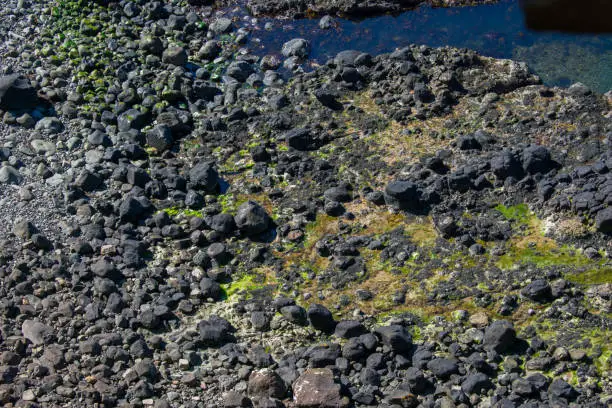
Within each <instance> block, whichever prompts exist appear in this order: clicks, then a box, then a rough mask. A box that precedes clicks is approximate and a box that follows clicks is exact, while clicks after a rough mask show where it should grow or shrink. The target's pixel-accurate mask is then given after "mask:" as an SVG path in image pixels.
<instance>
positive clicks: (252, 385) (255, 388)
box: [248, 368, 287, 399]
mask: <svg viewBox="0 0 612 408" xmlns="http://www.w3.org/2000/svg"><path fill="white" fill-rule="evenodd" d="M286 393H287V387H286V386H285V382H284V381H283V379H282V378H281V377H280V376H279V375H278V374H277V373H275V372H274V371H272V370H270V369H268V368H264V369H263V370H258V371H253V372H251V375H250V376H249V383H248V394H249V397H251V398H253V397H270V398H279V399H282V398H284V397H285V394H286Z"/></svg>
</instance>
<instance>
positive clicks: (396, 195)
mask: <svg viewBox="0 0 612 408" xmlns="http://www.w3.org/2000/svg"><path fill="white" fill-rule="evenodd" d="M385 202H386V203H387V205H388V206H390V207H392V208H394V209H396V210H408V211H416V210H418V209H419V207H420V204H421V203H420V199H419V191H418V189H417V186H416V184H414V183H413V182H411V181H405V180H397V181H392V182H390V183H389V184H387V186H386V187H385Z"/></svg>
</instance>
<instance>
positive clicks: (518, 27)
mask: <svg viewBox="0 0 612 408" xmlns="http://www.w3.org/2000/svg"><path fill="white" fill-rule="evenodd" d="M318 22H319V20H298V21H290V20H274V19H259V20H257V22H256V23H255V24H254V25H255V27H257V28H259V29H258V30H256V31H255V32H254V33H253V37H254V38H253V39H254V40H255V41H258V39H259V40H260V42H259V43H255V44H254V43H253V42H251V43H250V47H254V48H255V49H256V50H255V51H256V53H258V54H261V55H263V54H267V53H270V54H275V53H278V52H279V51H280V49H281V47H282V44H283V43H284V42H285V41H288V40H289V39H292V38H296V37H303V38H306V39H308V40H310V41H311V43H312V53H311V58H312V60H313V62H314V63H319V64H322V63H325V61H326V60H327V59H328V58H330V57H333V56H334V55H336V54H337V53H338V52H339V51H342V50H346V49H356V50H360V51H365V52H369V53H371V54H378V53H383V52H390V51H393V50H394V49H396V48H398V47H403V46H406V45H408V44H426V45H430V46H444V45H451V46H455V47H460V48H463V47H465V48H470V49H474V50H476V51H478V52H480V53H481V54H483V55H487V56H491V57H496V58H512V59H516V60H520V61H525V62H527V63H528V64H529V66H530V67H531V69H532V70H533V72H534V73H536V74H538V75H539V76H540V77H541V78H542V80H543V81H544V82H545V83H546V84H548V85H561V86H567V85H569V84H570V83H573V82H582V83H584V84H586V85H588V86H589V87H591V88H592V89H593V90H596V91H598V92H601V93H604V92H606V91H608V90H610V89H612V35H588V34H581V35H575V34H562V33H550V32H534V31H530V30H528V29H527V28H526V27H525V24H524V20H523V15H522V13H521V10H520V8H519V5H518V1H517V0H504V1H502V2H501V3H498V4H494V5H483V6H475V7H462V8H450V9H448V8H447V9H443V8H438V9H434V8H430V7H420V8H418V9H417V10H413V11H408V12H405V13H402V14H400V15H398V16H389V15H387V16H380V17H374V18H368V19H365V20H361V21H351V20H342V19H336V26H335V27H334V28H332V29H329V30H322V29H320V28H319V26H318ZM266 23H269V24H268V25H271V27H269V28H268V29H265V28H264V27H265V25H266Z"/></svg>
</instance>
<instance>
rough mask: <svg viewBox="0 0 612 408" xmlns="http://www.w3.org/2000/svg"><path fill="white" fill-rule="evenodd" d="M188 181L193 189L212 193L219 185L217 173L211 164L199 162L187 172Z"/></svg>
mask: <svg viewBox="0 0 612 408" xmlns="http://www.w3.org/2000/svg"><path fill="white" fill-rule="evenodd" d="M189 181H190V182H191V186H192V187H193V188H194V189H197V190H206V191H207V192H210V193H212V192H214V191H215V190H216V189H217V186H218V185H219V173H217V170H216V169H215V167H214V165H213V164H211V163H208V162H200V163H198V164H196V165H195V166H193V167H192V168H191V170H189Z"/></svg>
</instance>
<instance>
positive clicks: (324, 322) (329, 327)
mask: <svg viewBox="0 0 612 408" xmlns="http://www.w3.org/2000/svg"><path fill="white" fill-rule="evenodd" d="M307 313H308V320H309V321H310V324H311V325H312V327H314V328H315V329H317V330H321V331H322V332H324V333H331V332H333V331H334V329H335V328H336V321H335V320H334V317H333V316H332V314H331V312H330V311H329V310H328V309H327V308H326V307H325V306H323V305H319V304H316V303H313V304H311V305H310V306H309V307H308V312H307Z"/></svg>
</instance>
